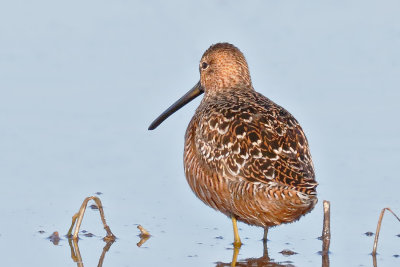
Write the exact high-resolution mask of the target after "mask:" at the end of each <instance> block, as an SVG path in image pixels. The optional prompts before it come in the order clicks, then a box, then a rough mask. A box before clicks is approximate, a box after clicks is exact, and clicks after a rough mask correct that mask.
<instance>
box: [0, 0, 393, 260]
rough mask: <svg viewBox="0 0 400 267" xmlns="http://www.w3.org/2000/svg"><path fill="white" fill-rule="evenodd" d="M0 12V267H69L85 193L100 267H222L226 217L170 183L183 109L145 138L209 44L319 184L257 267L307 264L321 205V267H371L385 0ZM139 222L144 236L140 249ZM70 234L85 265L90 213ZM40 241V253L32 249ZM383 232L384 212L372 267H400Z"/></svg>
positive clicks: (388, 66) (389, 82)
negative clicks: (293, 135) (276, 115)
mask: <svg viewBox="0 0 400 267" xmlns="http://www.w3.org/2000/svg"><path fill="white" fill-rule="evenodd" d="M1 6H2V7H1V8H0V32H1V34H0V43H1V49H0V90H1V92H0V125H1V127H0V151H1V152H0V203H2V204H1V208H0V211H1V220H0V251H1V255H3V257H2V261H1V265H4V266H27V265H29V266H55V265H56V266H75V265H76V263H75V262H74V261H73V259H72V258H71V254H70V246H69V244H68V240H67V239H66V238H65V237H64V236H63V235H64V234H65V233H66V232H67V230H68V228H69V226H70V223H71V217H72V215H73V214H74V213H75V212H76V211H77V210H78V209H79V206H80V204H81V202H82V201H83V199H84V198H85V197H86V196H89V195H94V194H95V193H96V192H102V193H103V194H102V195H100V198H101V200H102V202H103V204H104V209H105V214H106V218H107V222H108V223H109V225H110V227H111V229H112V230H113V232H114V234H115V235H116V236H117V237H118V240H117V241H116V242H115V243H114V244H113V245H112V246H111V247H110V249H109V251H108V252H107V253H106V255H105V257H104V263H103V266H158V265H161V264H162V265H163V266H188V265H189V266H216V265H218V266H224V264H222V263H227V264H229V263H230V262H231V259H232V254H233V250H232V244H231V243H232V228H231V222H230V220H229V219H227V218H226V217H224V216H223V215H221V214H219V213H218V212H215V211H213V210H212V209H210V208H208V207H206V206H205V205H204V204H203V203H201V202H200V201H199V200H198V199H196V197H195V196H194V194H193V193H192V192H191V191H190V189H189V187H188V185H187V183H186V181H185V178H184V174H183V166H182V151H183V136H184V132H185V128H186V126H187V124H188V122H189V120H190V117H191V116H192V115H193V113H194V110H195V107H196V106H197V105H198V103H199V99H197V100H195V101H193V103H190V104H189V105H188V106H187V107H185V108H184V109H182V110H180V111H179V112H178V113H176V114H174V115H173V116H172V117H171V118H169V119H168V120H167V121H166V122H165V123H163V125H161V126H160V127H159V128H157V130H156V131H152V132H149V131H147V127H148V125H149V123H150V122H151V121H152V120H153V119H154V118H155V117H156V116H158V115H159V114H160V112H162V111H163V110H164V109H165V108H166V107H168V106H169V105H170V104H171V103H173V102H174V101H175V100H176V99H178V98H179V97H180V96H181V95H183V94H184V93H185V92H186V91H187V90H188V89H190V88H191V87H192V86H193V85H194V84H195V83H196V82H197V81H198V79H199V75H198V65H197V64H198V61H199V59H200V57H201V55H202V53H203V51H204V50H205V49H207V48H208V46H209V45H211V44H212V43H216V42H219V41H228V42H231V43H234V44H235V45H236V46H238V47H239V48H240V49H241V50H242V51H243V53H244V54H245V56H246V57H247V60H248V62H249V66H250V71H251V74H252V79H253V84H254V87H255V88H256V90H257V91H259V92H261V93H263V94H264V95H266V96H268V97H269V98H271V99H272V100H274V101H275V102H277V103H279V104H280V105H282V106H284V107H286V108H287V109H288V110H289V111H290V112H291V113H292V114H294V115H295V117H296V118H297V119H298V120H299V121H300V123H301V125H302V126H303V129H304V130H305V132H306V134H307V137H308V139H309V142H310V145H311V152H312V155H313V159H314V164H315V166H316V173H317V180H318V182H319V183H320V185H319V187H318V194H319V199H320V201H319V203H318V205H317V206H316V208H315V209H314V211H313V212H311V213H310V214H308V215H307V216H305V217H304V218H302V219H301V220H300V221H298V222H296V223H293V224H289V225H283V226H279V227H277V228H274V229H272V230H270V233H269V239H270V241H269V243H268V248H269V250H268V252H269V257H270V258H271V259H273V261H274V262H275V263H280V264H282V265H285V264H286V265H289V264H291V265H293V266H321V261H322V258H321V256H320V255H319V254H318V252H319V251H320V250H321V241H320V240H318V239H317V237H319V236H320V235H321V231H322V218H323V215H322V200H324V199H326V200H330V201H331V220H332V221H331V226H332V241H331V254H330V255H329V260H330V265H331V266H372V265H373V263H372V257H371V256H370V255H369V254H370V253H371V250H372V244H373V238H374V237H373V236H371V237H368V236H366V235H364V233H365V232H368V231H372V232H375V228H376V223H377V220H378V216H379V212H380V210H381V209H382V208H383V207H386V206H389V207H391V208H392V209H393V210H394V211H395V212H396V211H397V213H399V212H400V201H399V197H398V187H399V184H400V183H399V180H398V172H397V167H398V166H397V165H398V162H399V152H400V140H399V136H400V126H399V124H398V123H397V121H398V114H399V112H400V107H399V105H398V99H399V98H400V91H399V90H398V88H399V84H400V75H399V73H400V52H399V51H400V50H399V49H398V47H399V45H400V26H399V25H400V18H399V16H398V10H399V8H400V4H399V3H398V2H397V1H380V2H376V1H335V2H330V3H326V2H324V3H322V2H319V1H309V2H307V3H300V2H298V3H297V2H296V3H294V2H276V1H253V2H252V5H250V4H245V3H236V2H231V1H202V2H201V3H187V2H186V1H182V2H179V1H175V2H172V1H168V2H160V3H157V4H153V3H148V2H146V1H136V2H128V1H113V2H112V3H111V2H106V1H85V2H81V1H69V2H65V3H56V2H54V1H35V2H30V1H12V2H11V1H9V2H7V3H4V4H2V5H1ZM138 224H141V225H143V226H144V227H145V228H146V229H147V230H149V231H150V233H151V234H152V237H151V238H150V239H149V240H147V242H146V243H144V244H143V245H142V247H140V248H139V247H137V243H138V242H139V240H140V238H139V237H138V236H137V235H138V234H139V230H138V229H137V225H138ZM239 227H240V228H241V230H240V234H241V238H242V240H243V241H244V245H243V246H242V248H241V250H240V253H239V256H238V258H239V261H243V260H245V259H249V258H258V257H261V256H262V254H263V246H262V242H261V241H260V239H261V237H262V229H259V228H256V227H251V226H247V225H244V224H239ZM82 229H84V230H87V231H88V232H90V233H92V234H94V236H93V237H85V236H84V235H82V234H81V240H80V241H79V251H80V254H81V256H82V260H83V263H84V264H85V266H96V265H97V263H98V261H99V258H100V255H101V254H102V251H103V247H104V246H105V245H106V244H105V243H104V242H103V241H102V240H101V238H102V237H103V236H104V235H105V233H104V231H103V229H102V226H101V222H100V219H99V218H98V212H97V211H96V210H92V209H90V208H89V209H88V210H87V214H86V216H85V218H84V221H83V225H82ZM39 231H44V233H40V232H39ZM54 231H58V232H59V233H60V236H61V238H62V239H61V240H60V241H59V243H58V245H56V246H55V245H53V243H51V242H50V241H49V240H48V239H47V237H48V236H50V235H51V234H52V233H53V232H54ZM398 234H400V224H399V223H398V222H396V221H395V219H394V218H393V217H392V216H390V215H388V214H387V215H385V218H384V222H383V226H382V232H381V236H380V243H379V246H378V252H379V255H378V256H377V265H378V266H398V265H399V264H400V258H399V257H396V255H399V254H400V250H399V247H400V246H399V245H400V237H398V236H397V235H398ZM284 249H289V250H292V251H294V252H296V253H297V254H294V255H291V256H285V255H282V254H281V253H280V252H281V251H282V250H284ZM278 266H279V265H278ZM289 266H290V265H289Z"/></svg>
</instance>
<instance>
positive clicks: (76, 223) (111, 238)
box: [67, 196, 116, 242]
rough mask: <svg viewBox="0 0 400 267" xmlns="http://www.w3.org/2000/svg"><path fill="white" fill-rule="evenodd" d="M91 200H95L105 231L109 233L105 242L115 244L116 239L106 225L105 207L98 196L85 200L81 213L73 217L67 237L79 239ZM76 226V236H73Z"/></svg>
mask: <svg viewBox="0 0 400 267" xmlns="http://www.w3.org/2000/svg"><path fill="white" fill-rule="evenodd" d="M90 200H93V201H94V202H95V203H96V205H97V207H98V208H99V212H100V218H101V221H102V223H103V226H104V229H105V230H106V232H107V236H105V237H104V238H103V240H104V241H105V242H110V241H112V242H113V241H115V239H116V237H115V235H114V234H113V233H112V232H111V229H110V227H109V226H108V225H107V223H106V219H105V216H104V210H103V205H102V204H101V201H100V199H99V198H98V197H96V196H90V197H87V198H85V200H84V201H83V203H82V205H81V208H80V209H79V211H78V212H77V213H76V214H74V216H72V224H71V227H70V228H69V230H68V233H67V237H68V238H72V239H73V240H77V239H78V234H79V229H80V227H81V224H82V220H83V216H84V215H85V211H86V207H87V204H88V202H89V201H90ZM74 226H75V231H74V234H72V230H73V228H74Z"/></svg>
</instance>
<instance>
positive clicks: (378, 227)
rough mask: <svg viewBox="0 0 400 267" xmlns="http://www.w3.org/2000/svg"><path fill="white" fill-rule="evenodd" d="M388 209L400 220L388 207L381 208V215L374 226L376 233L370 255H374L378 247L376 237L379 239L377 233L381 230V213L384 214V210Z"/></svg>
mask: <svg viewBox="0 0 400 267" xmlns="http://www.w3.org/2000/svg"><path fill="white" fill-rule="evenodd" d="M386 210H387V211H390V212H391V213H392V214H393V216H394V217H396V219H397V220H398V221H399V222H400V218H399V217H398V216H397V215H396V214H395V213H394V212H393V211H392V210H391V209H390V208H383V209H382V211H381V215H380V216H379V220H378V225H377V226H376V233H375V240H374V247H373V249H372V256H373V257H376V250H377V248H378V239H379V233H380V231H381V224H382V219H383V215H384V214H385V211H386Z"/></svg>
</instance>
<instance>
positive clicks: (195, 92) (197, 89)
mask: <svg viewBox="0 0 400 267" xmlns="http://www.w3.org/2000/svg"><path fill="white" fill-rule="evenodd" d="M203 92H204V90H203V87H201V84H200V82H198V83H197V84H196V85H195V86H193V88H192V89H190V91H189V92H187V93H186V94H185V95H184V96H182V97H181V98H179V100H178V101H176V102H175V103H173V104H172V105H171V106H170V107H169V108H168V109H167V110H166V111H164V112H163V113H162V114H161V115H160V116H158V117H157V119H155V120H154V121H153V122H152V123H151V124H150V126H149V130H154V129H155V128H157V127H158V125H160V124H161V123H162V122H163V121H165V120H166V119H167V118H168V117H169V116H171V115H172V114H173V113H174V112H175V111H177V110H178V109H180V108H181V107H183V106H184V105H186V104H187V103H189V102H190V101H192V100H193V99H195V98H196V97H198V96H199V95H201V94H202V93H203Z"/></svg>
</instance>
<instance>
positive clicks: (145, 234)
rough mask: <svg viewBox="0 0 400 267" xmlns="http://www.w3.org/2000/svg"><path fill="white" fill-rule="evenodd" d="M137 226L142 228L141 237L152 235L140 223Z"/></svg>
mask: <svg viewBox="0 0 400 267" xmlns="http://www.w3.org/2000/svg"><path fill="white" fill-rule="evenodd" d="M137 228H138V229H139V230H140V237H142V236H151V235H150V233H149V232H148V231H147V230H146V229H144V227H143V226H141V225H140V224H139V225H138V227H137Z"/></svg>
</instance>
